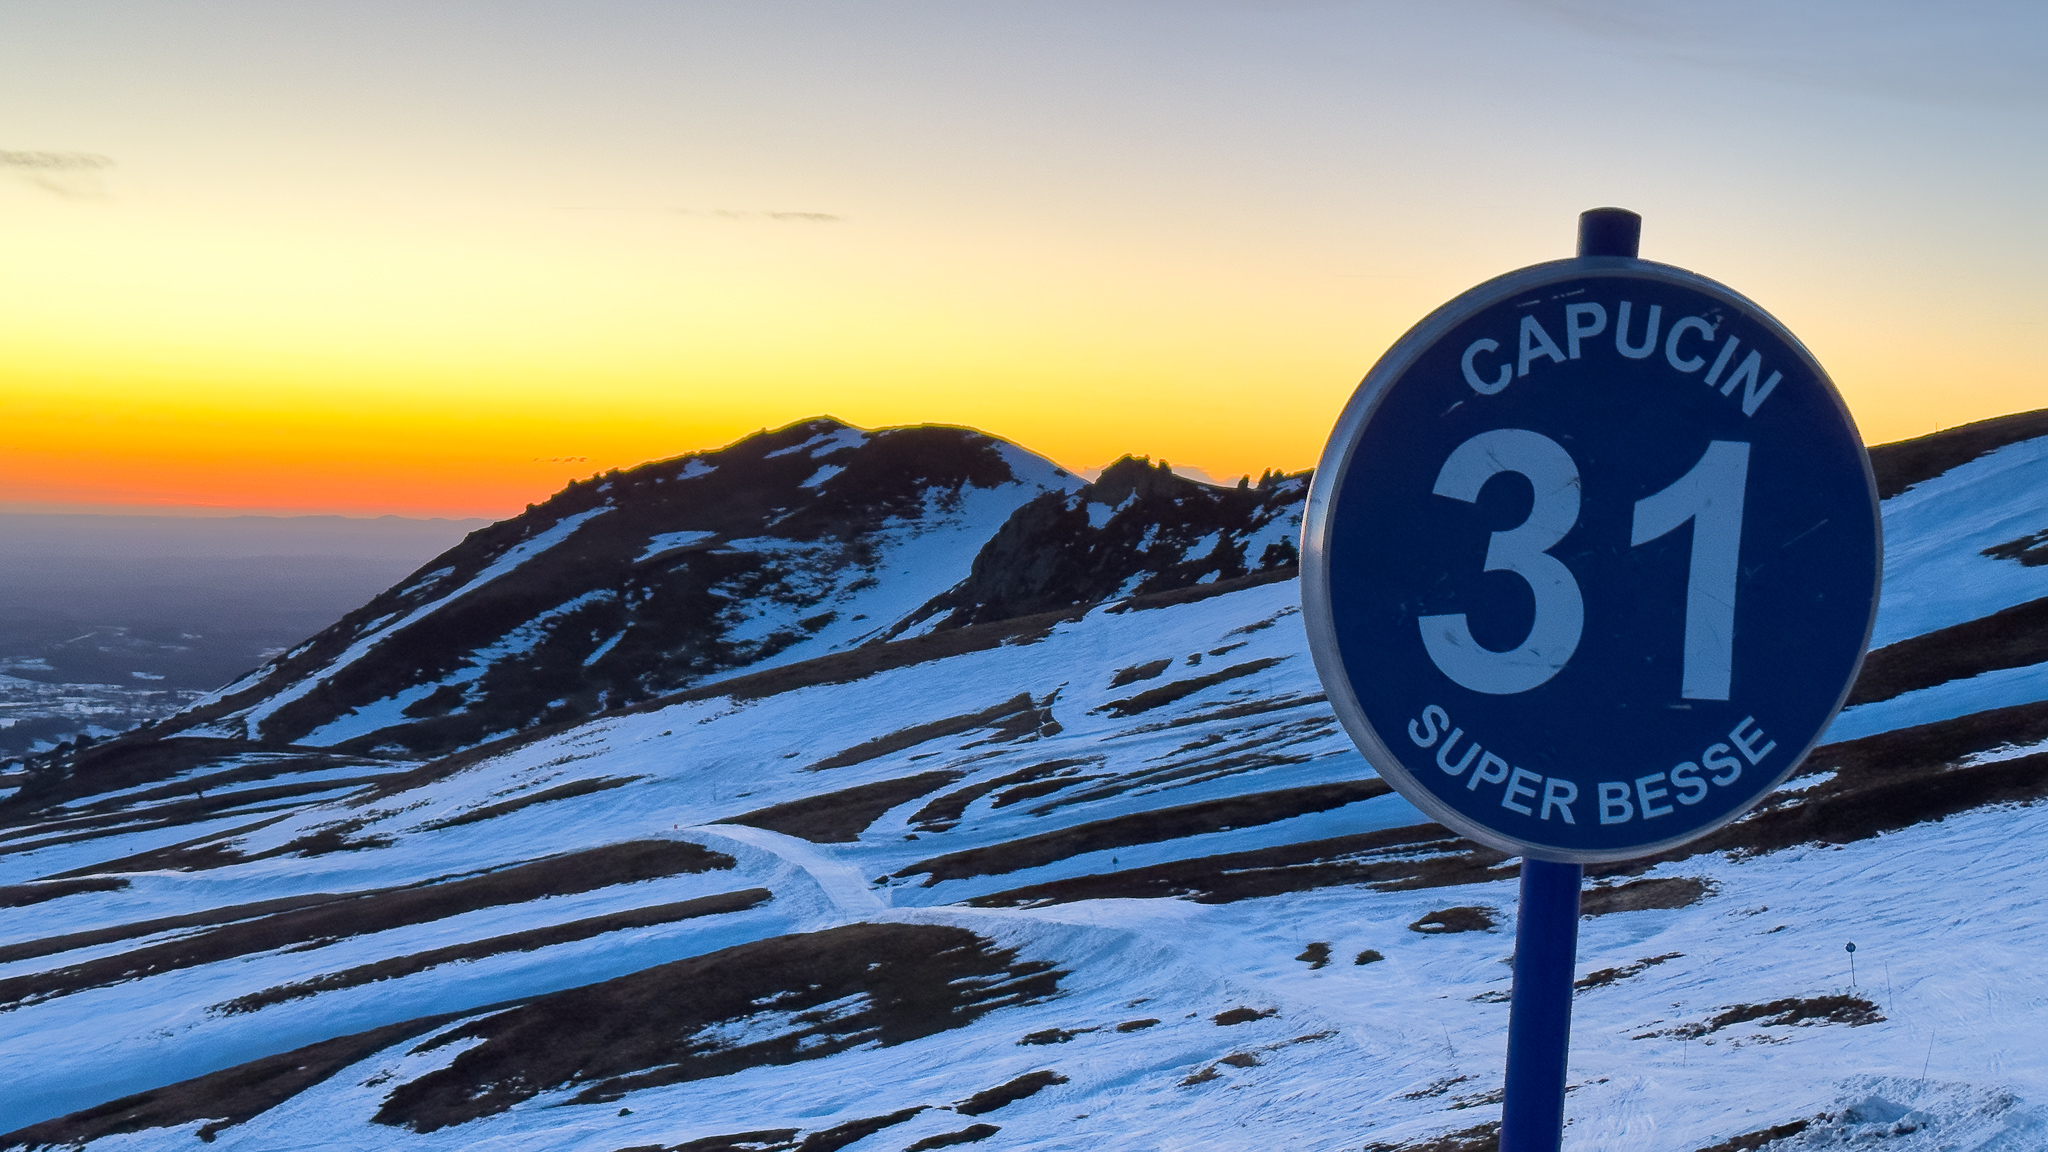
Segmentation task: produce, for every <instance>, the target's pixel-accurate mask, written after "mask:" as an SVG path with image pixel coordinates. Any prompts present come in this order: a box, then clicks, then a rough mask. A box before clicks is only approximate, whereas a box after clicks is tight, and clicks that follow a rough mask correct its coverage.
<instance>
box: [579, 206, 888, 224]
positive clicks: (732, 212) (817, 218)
mask: <svg viewBox="0 0 2048 1152" xmlns="http://www.w3.org/2000/svg"><path fill="white" fill-rule="evenodd" d="M555 211H557V212H653V211H662V212H666V213H668V214H670V215H674V216H701V217H705V218H706V219H711V220H781V221H784V222H785V223H787V222H794V223H799V224H840V223H844V222H845V221H846V220H847V219H848V217H845V216H841V215H839V214H838V213H836V212H776V211H770V210H766V209H740V208H665V209H653V208H622V207H617V206H613V205H608V204H557V205H555Z"/></svg>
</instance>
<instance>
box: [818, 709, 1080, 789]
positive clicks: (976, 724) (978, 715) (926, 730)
mask: <svg viewBox="0 0 2048 1152" xmlns="http://www.w3.org/2000/svg"><path fill="white" fill-rule="evenodd" d="M1036 711H1037V709H1036V708H1035V707H1034V705H1033V703H1032V700H1031V694H1030V693H1029V692H1019V693H1018V694H1017V695H1016V696H1014V697H1012V698H1010V699H1008V700H1005V701H1004V702H1002V703H1001V704H997V705H995V706H993V707H990V708H984V709H982V710H981V711H979V712H970V713H968V714H966V715H965V716H948V717H947V718H945V719H943V720H933V721H931V722H929V723H926V724H913V725H911V726H910V727H908V728H904V729H902V730H900V731H896V732H891V733H889V734H888V735H886V736H877V737H875V738H874V739H872V740H867V741H863V742H862V743H859V744H856V745H854V746H853V747H851V748H848V749H847V750H845V751H844V752H835V753H833V754H832V755H830V756H827V757H825V758H824V759H823V760H820V761H818V762H817V763H816V764H813V765H811V767H810V770H811V771H813V772H822V771H825V770H826V769H830V768H845V767H848V766H850V765H854V764H862V763H865V762H867V761H869V760H873V759H875V758H877V757H880V756H887V755H888V754H890V753H891V752H901V751H903V750H904V749H906V748H915V747H917V746H918V745H919V744H922V743H924V742H925V741H927V740H939V739H943V738H944V737H947V736H958V735H960V734H961V733H963V732H972V731H974V730H975V729H977V728H989V727H994V726H996V725H998V724H1001V723H1002V722H1003V721H1005V720H1009V719H1012V718H1015V717H1019V716H1031V714H1032V713H1035V712H1036ZM1051 718H1052V717H1051V715H1050V713H1048V714H1047V715H1046V716H1045V717H1044V720H1050V719H1051ZM1031 719H1032V721H1033V722H1032V723H1031V724H1030V725H1029V727H1030V729H1031V730H1034V731H1035V730H1036V729H1037V728H1038V726H1039V724H1040V723H1042V722H1043V721H1042V720H1039V718H1038V717H1036V716H1031ZM1026 734H1027V733H1025V732H1019V733H1018V734H1017V735H1019V736H1022V735H1026ZM1014 738H1015V737H1013V739H1014Z"/></svg>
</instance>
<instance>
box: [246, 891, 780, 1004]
mask: <svg viewBox="0 0 2048 1152" xmlns="http://www.w3.org/2000/svg"><path fill="white" fill-rule="evenodd" d="M772 895H773V894H772V893H770V892H769V891H768V889H766V888H744V889H741V890H740V891H737V892H721V893H719V894H718V895H716V896H700V897H698V898H697V899H695V900H680V901H677V902H675V903H673V904H654V905H650V906H648V907H646V908H632V909H628V910H627V911H624V912H611V913H607V914H605V915H603V916H590V917H586V918H584V919H582V920H571V921H569V922H568V923H566V924H550V925H548V926H547V927H545V928H529V929H527V930H525V931H523V932H511V933H507V934H506V935H503V936H492V937H490V938H488V939H484V940H470V941H466V942H464V943H461V944H450V945H448V946H447V947H445V948H432V949H428V950H427V951H425V952H414V953H412V954H410V955H407V956H392V957H388V958H386V959H383V960H379V961H377V962H375V963H373V964H363V965H359V966H357V967H355V968H349V969H346V970H344V971H341V972H330V973H327V974H325V975H322V976H315V977H313V978H312V979H310V980H298V981H294V982H292V983H290V984H280V985H277V986H276V987H274V988H265V989H263V990H262V991H260V992H251V993H250V994H249V995H247V996H237V997H236V998H234V999H233V1000H229V1001H227V1002H225V1003H222V1004H216V1005H214V1006H213V1007H212V1008H211V1009H209V1011H211V1012H212V1013H214V1014H215V1015H220V1016H232V1015H236V1014H238V1013H243V1012H255V1011H257V1010H259V1009H262V1008H267V1007H269V1006H270V1005H272V1004H282V1003H284V1002H285V1001H287V1000H300V999H304V998H305V997H308V996H317V995H319V994H320V993H322V992H333V991H337V990H339V989H342V988H354V987H357V986H358V985H362V984H374V983H376V982H377V981H379V980H396V979H398V978H400V977H403V976H410V975H413V974H414V973H416V972H424V971H426V970H427V969H429V968H435V967H438V966H440V965H442V964H454V963H457V962H458V961H463V960H481V959H483V958H485V957H486V956H497V955H501V954H503V953H507V952H532V951H535V950H537V949H541V948H548V947H552V946H554V945H556V944H570V943H574V942H575V941H578V940H588V939H590V938H591V937H593V936H602V935H604V934H606V933H608V932H623V931H627V930H630V929H634V928H653V927H656V926H658V925H662V924H674V923H676V922H678V921H682V920H691V919H695V918H697V917H700V916H718V915H723V914H725V913H728V912H744V911H746V910H747V909H749V908H757V907H759V906H761V905H762V904H765V903H767V902H768V900H769V899H770V897H771V896H772Z"/></svg>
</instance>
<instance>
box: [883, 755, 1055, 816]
mask: <svg viewBox="0 0 2048 1152" xmlns="http://www.w3.org/2000/svg"><path fill="white" fill-rule="evenodd" d="M1095 761H1096V758H1092V757H1084V758H1081V759H1069V760H1048V761H1046V762H1045V763H1043V764H1033V765H1032V766H1031V767H1029V768H1020V769H1018V770H1017V771H1015V772H1009V773H1005V774H1004V775H1001V776H998V777H996V778H995V779H993V780H984V781H982V782H981V783H979V784H970V785H968V786H967V787H965V788H962V789H960V790H958V791H955V792H948V793H946V794H945V795H944V796H940V797H938V798H937V799H935V800H933V801H932V802H931V803H929V804H927V805H925V806H924V807H922V808H920V809H918V810H917V813H916V814H915V815H913V816H912V817H911V818H910V823H911V824H912V825H913V826H915V827H917V828H918V829H920V830H922V831H926V832H944V831H945V830H946V829H948V828H951V827H952V826H953V825H955V824H958V823H959V822H960V818H961V817H962V816H964V815H966V814H967V809H968V806H969V805H971V804H973V803H974V802H975V801H976V800H979V799H981V798H982V797H983V796H986V795H988V794H989V793H991V792H993V791H995V790H996V789H998V788H1005V787H1009V786H1010V785H1013V784H1024V783H1028V782H1030V781H1033V780H1037V779H1040V778H1042V777H1045V776H1050V775H1052V774H1053V773H1055V772H1058V771H1061V770H1062V769H1066V768H1076V767H1079V766H1080V765H1083V764H1093V763H1095Z"/></svg>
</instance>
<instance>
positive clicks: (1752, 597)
mask: <svg viewBox="0 0 2048 1152" xmlns="http://www.w3.org/2000/svg"><path fill="white" fill-rule="evenodd" d="M1879 531H1880V529H1879V522H1878V511H1877V488H1876V483H1875V481H1874V479H1873V478H1872V475H1871V471H1870V462H1869V458H1868V456H1867V455H1866V454H1865V452H1864V450H1863V443H1862V440H1861V438H1860V437H1859V436H1858V435H1857V432H1856V427H1855V424H1854V423H1853V421H1852V420H1851V419H1850V417H1849V413H1848V410H1847V408H1846V407H1845V406H1844V405H1843V404H1842V400H1841V397H1840V396H1839V395H1838V394H1837V393H1836V391H1835V389H1834V386H1833V385H1832V384H1831V383H1830V382H1829V381H1828V378H1827V375H1826V373H1825V372H1823V371H1822V370H1821V367H1820V365H1819V364H1818V363H1817V362H1816V361H1815V360H1814V358H1813V357H1812V355H1811V354H1809V353H1808V352H1807V351H1806V349H1805V348H1804V347H1803V346H1802V345H1801V344H1800V343H1799V341H1798V340H1796V339H1795V338H1794V337H1793V336H1792V334H1791V333H1790V332H1788V331H1786V330H1785V328H1784V327H1783V326H1782V325H1780V324H1779V323H1778V322H1777V321H1775V320H1774V319H1772V318H1771V317H1770V316H1769V315H1768V314H1767V313H1765V312H1764V311H1763V309H1761V308H1759V307H1757V306H1756V305H1755V304H1753V303H1751V302H1750V301H1748V300H1746V299H1744V298H1743V297H1741V296H1739V295H1737V294H1736V293H1734V292H1733V291H1731V290H1729V289H1728V288H1726V287H1724V286H1722V285H1720V284H1717V283H1715V282H1713V281H1711V280H1708V279H1706V278H1704V277H1701V276H1697V275H1694V274H1692V273H1690V272H1686V271H1683V270H1681V269H1677V268H1672V267H1669V266H1666V265H1660V264H1654V263H1650V262H1647V261H1641V260H1635V259H1629V258H1622V257H1581V258H1579V259H1575V260H1562V261H1557V262H1555V263H1550V264H1542V265H1537V266H1535V267H1531V268H1524V269H1522V270H1520V271H1517V272H1511V273H1509V274H1507V275H1505V276H1501V277H1499V278H1497V279H1494V280H1491V281H1488V282H1487V283H1485V284H1482V285H1480V286H1479V287H1477V288H1474V289H1472V290H1471V291H1469V292H1467V293H1465V294H1464V295H1463V296H1460V297H1459V298H1457V299H1456V300H1453V301H1451V302H1450V303H1449V304H1446V305H1444V306H1443V307H1442V308H1439V309H1438V310H1437V311H1436V312H1434V313H1432V314H1431V315H1430V316H1429V317H1428V318H1427V319H1425V320H1423V321H1422V323H1420V324H1418V325H1417V326H1416V327H1415V328H1414V329H1413V330H1411V331H1410V332H1408V334H1407V335H1405V336H1403V337H1402V338H1401V340H1400V341H1399V342H1398V343H1396V344H1395V345H1394V347H1393V348H1392V349H1391V350H1389V351H1388V352H1387V354H1386V355H1385V356H1384V357H1382V358H1381V359H1380V361H1379V363H1378V364H1376V365H1375V366H1374V367H1373V369H1372V371H1371V372H1370V373H1369V374H1367V376H1366V378H1365V381H1364V383H1362V384H1361V385H1360V386H1359V388H1358V391H1357V393H1356V394H1355V395H1354V396H1353V397H1352V399H1351V402H1350V404H1349V405H1348V406H1347V407H1346V408H1345V410H1344V414H1343V416H1342V417H1341V418H1340V419H1339V421H1338V424H1337V428H1336V431H1335V432H1334V433H1333V434H1332V436H1331V439H1330V443H1329V446H1328V448H1327V449H1326V450H1325V452H1324V454H1323V458H1322V461H1321V463H1320V464H1319V466H1318V467H1317V469H1316V474H1315V480H1314V483H1313V485H1312V487H1311V489H1310V492H1309V503H1308V514H1307V519H1306V522H1305V524H1304V528H1303V548H1302V597H1303V611H1304V615H1305V617H1306V622H1307V625H1308V633H1309V638H1310V646H1311V649H1312V650H1313V652H1314V655H1315V660H1316V668H1317V671H1318V672H1319V673H1320V674H1321V676H1322V679H1323V683H1324V685H1325V686H1326V687H1327V689H1328V692H1329V697H1330V702H1331V704H1332V706H1333V707H1334V708H1335V710H1336V712H1337V715H1338V717H1339V718H1340V719H1341V720H1342V721H1343V723H1344V725H1345V727H1346V728H1347V729H1348V730H1349V732H1350V733H1351V736H1352V738H1353V739H1354V740H1355V741H1357V743H1358V745H1359V747H1360V749H1361V750H1362V751H1363V752H1364V753H1365V756H1366V758H1367V760H1368V761H1370V762H1371V763H1372V765H1373V767H1374V768H1376V769H1377V770H1378V771H1379V772H1380V774H1381V775H1382V776H1383V777H1385V778H1386V780H1387V781H1388V782H1389V783H1390V784H1392V785H1393V786H1394V787H1395V788H1397V789H1398V790H1400V792H1401V793H1402V794H1403V795H1404V796H1406V797H1407V798H1408V799H1409V800H1411V801H1413V802H1414V803H1415V804H1416V806H1417V807H1419V808H1421V809H1422V810H1423V811H1424V812H1426V813H1428V814H1429V815H1430V816H1432V817H1433V818H1435V819H1437V820H1439V821H1441V822H1442V823H1444V824H1445V825H1447V826H1449V827H1450V828H1452V829H1453V830H1455V831H1457V832H1460V833H1462V834H1464V835H1466V836H1469V837H1471V838H1472V839H1475V840H1478V841H1480V842H1482V843H1485V844H1488V845H1490V846H1492V847H1495V848H1499V849H1501V850H1503V851H1506V852H1511V853H1514V854H1517V855H1525V856H1530V857H1534V858H1537V859H1544V860H1554V861H1561V862H1579V863H1590V862H1595V861H1605V860H1621V859H1628V858H1631V857H1636V856H1642V855H1646V854H1650V853H1654V852H1657V851H1660V850H1662V849H1665V848H1669V847H1672V846H1675V845H1677V844H1680V843H1683V842H1685V841H1687V840H1690V839H1693V838H1694V837H1697V836H1700V835H1702V834H1704V833H1706V832H1708V831H1711V830H1712V829H1714V828H1717V827H1719V826H1721V825H1722V824H1725V823H1727V822H1728V821H1730V820H1733V819H1735V818H1736V817H1737V816H1739V815H1741V814H1742V813H1743V812H1744V811H1746V810H1748V808H1749V807H1750V806H1751V805H1753V804H1755V803H1756V802H1757V801H1758V800H1759V799H1761V798H1762V797H1763V796H1764V795H1765V794H1766V793H1768V792H1769V791H1771V789H1773V788H1775V787H1776V786H1777V785H1778V784H1779V783H1780V782H1781V781H1783V780H1784V778H1785V777H1786V776H1788V775H1790V773H1791V772H1792V769H1793V768H1794V767H1796V766H1797V765H1798V763H1799V761H1800V760H1801V759H1803V758H1804V757H1805V755H1806V753H1807V752H1808V751H1810V750H1811V749H1812V747H1813V745H1814V744H1815V743H1816V742H1817V741H1818V740H1819V738H1820V735H1821V733H1822V732H1824V731H1825V730H1826V728H1827V725H1828V723H1829V721H1830V720H1832V719H1833V717H1834V715H1835V713H1836V711H1837V710H1838V709H1840V707H1841V705H1842V701H1843V699H1844V698H1845V697H1846V696H1847V694H1848V691H1849V686H1850V683H1851V682H1852V681H1853V680H1854V679H1855V677H1856V671H1857V669H1858V667H1859V666H1860V665H1861V663H1862V659H1863V653H1864V649H1865V646H1866V645H1867V644H1868V642H1869V638H1870V627H1871V623H1872V621H1873V618H1874V617H1875V615H1876V610H1877V592H1878V580H1879V568H1880V559H1881V556H1882V548H1881V544H1880V539H1879Z"/></svg>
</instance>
